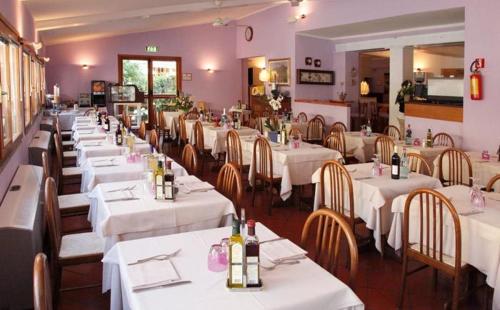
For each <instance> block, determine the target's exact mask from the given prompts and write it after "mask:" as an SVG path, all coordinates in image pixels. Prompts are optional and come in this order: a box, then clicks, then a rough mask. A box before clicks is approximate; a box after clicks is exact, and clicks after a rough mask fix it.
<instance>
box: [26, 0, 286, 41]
mask: <svg viewBox="0 0 500 310" xmlns="http://www.w3.org/2000/svg"><path fill="white" fill-rule="evenodd" d="M22 1H24V3H25V4H26V5H27V7H28V9H29V10H30V12H31V14H32V15H33V18H34V19H35V26H36V28H37V29H38V30H39V31H40V36H41V37H42V39H43V41H44V42H45V44H46V45H52V44H58V43H64V42H70V41H79V40H85V39H94V38H101V37H107V36H113V35H120V34H126V33H134V32H144V31H152V30H160V29H168V28H175V27H182V26H190V25H198V24H205V23H211V22H212V21H213V20H214V19H215V18H216V17H222V18H225V19H227V20H235V19H240V18H243V17H245V16H248V15H250V14H253V13H255V12H258V11H260V10H263V9H266V8H269V7H271V6H273V5H276V4H279V3H284V2H287V1H286V0H224V1H222V5H221V7H217V6H216V4H215V1H214V0H22Z"/></svg>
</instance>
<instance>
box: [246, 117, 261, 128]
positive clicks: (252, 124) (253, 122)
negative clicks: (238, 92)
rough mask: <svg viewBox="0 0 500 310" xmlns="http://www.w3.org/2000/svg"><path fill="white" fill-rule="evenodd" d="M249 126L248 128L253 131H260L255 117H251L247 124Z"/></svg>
mask: <svg viewBox="0 0 500 310" xmlns="http://www.w3.org/2000/svg"><path fill="white" fill-rule="evenodd" d="M247 126H248V127H249V128H252V129H258V128H257V120H256V119H255V117H253V116H250V117H249V118H248V124H247Z"/></svg>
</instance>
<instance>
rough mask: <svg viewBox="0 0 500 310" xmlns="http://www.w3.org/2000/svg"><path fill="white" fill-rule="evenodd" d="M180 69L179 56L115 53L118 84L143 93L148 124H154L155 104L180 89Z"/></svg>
mask: <svg viewBox="0 0 500 310" xmlns="http://www.w3.org/2000/svg"><path fill="white" fill-rule="evenodd" d="M181 68H182V59H181V57H170V56H142V55H118V83H120V84H122V85H136V86H137V88H138V89H139V90H140V91H141V92H144V101H145V102H144V103H145V104H146V106H147V115H148V117H147V120H148V121H147V123H148V127H150V128H151V127H152V126H154V125H155V124H156V120H155V115H156V113H155V111H156V109H155V107H156V106H157V105H161V104H165V103H166V102H167V101H168V100H169V99H171V98H174V97H176V96H178V94H179V93H180V92H181V91H182V78H181V77H182V72H181Z"/></svg>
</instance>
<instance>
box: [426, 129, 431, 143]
mask: <svg viewBox="0 0 500 310" xmlns="http://www.w3.org/2000/svg"><path fill="white" fill-rule="evenodd" d="M425 146H427V147H432V131H431V129H430V128H429V129H428V130H427V138H426V141H425Z"/></svg>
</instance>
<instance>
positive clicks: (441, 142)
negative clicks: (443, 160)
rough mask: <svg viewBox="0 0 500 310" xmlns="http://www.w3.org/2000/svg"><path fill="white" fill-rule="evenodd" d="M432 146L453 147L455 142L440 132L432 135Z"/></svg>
mask: <svg viewBox="0 0 500 310" xmlns="http://www.w3.org/2000/svg"><path fill="white" fill-rule="evenodd" d="M432 145H435V146H447V147H455V142H454V141H453V138H452V137H451V136H450V135H449V134H447V133H445V132H440V133H437V134H436V135H434V137H433V138H432Z"/></svg>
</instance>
